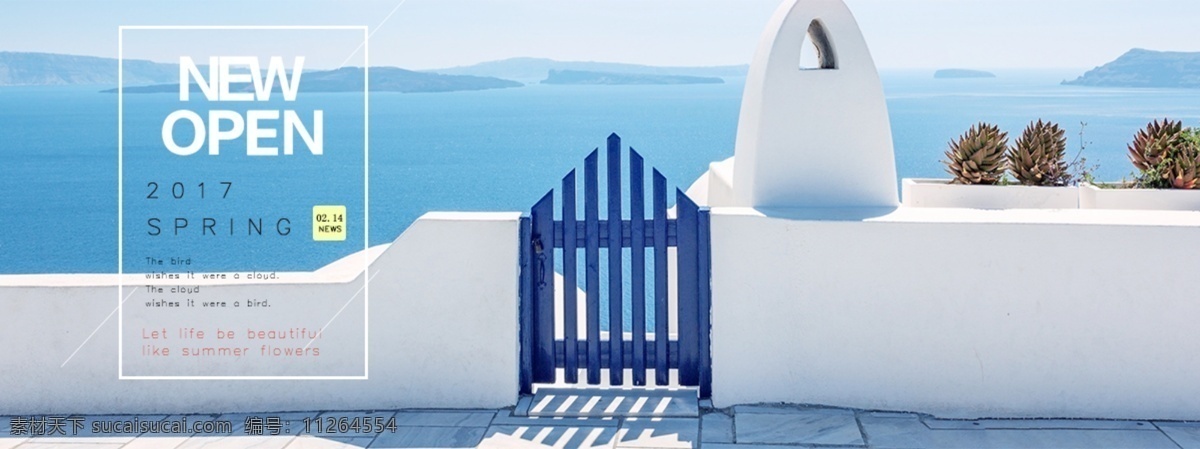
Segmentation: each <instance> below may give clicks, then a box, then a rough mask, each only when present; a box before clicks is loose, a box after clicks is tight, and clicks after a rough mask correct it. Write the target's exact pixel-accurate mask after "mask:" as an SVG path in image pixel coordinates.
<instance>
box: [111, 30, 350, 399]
mask: <svg viewBox="0 0 1200 449" xmlns="http://www.w3.org/2000/svg"><path fill="white" fill-rule="evenodd" d="M125 30H359V31H362V33H363V43H362V52H363V251H362V254H363V272H362V277H363V289H362V293H363V307H364V308H363V375H361V376H126V375H125V371H124V367H125V363H124V360H125V359H124V352H125V349H124V330H125V327H124V312H125V310H124V304H125V299H124V298H122V293H123V292H124V291H125V260H124V258H125V240H124V233H125V229H124V218H125V217H124V211H125V203H124V201H125V194H124V184H125V157H124V155H125V69H124V67H125V64H124V61H125ZM370 38H371V34H370V32H368V29H367V26H366V25H121V26H118V27H117V379H119V380H367V379H368V378H369V377H370V360H371V346H370V335H371V329H370V321H371V320H370V316H371V307H370V305H371V302H370V299H369V298H370V294H369V292H370V288H369V285H370V276H368V269H369V268H370V264H371V258H370V255H369V254H368V251H367V250H368V249H370V247H371V240H370V236H371V231H370V229H371V221H370V220H371V219H370V217H371V212H370V211H371V207H370V184H371V182H370V166H371V162H370V161H371V159H370V146H371V145H370V129H371V127H370V98H371V96H370V88H369V86H370V79H371V78H370V74H369V72H370V67H371V63H370V57H369V55H370V53H369V52H368V50H367V49H368V47H369V41H370Z"/></svg>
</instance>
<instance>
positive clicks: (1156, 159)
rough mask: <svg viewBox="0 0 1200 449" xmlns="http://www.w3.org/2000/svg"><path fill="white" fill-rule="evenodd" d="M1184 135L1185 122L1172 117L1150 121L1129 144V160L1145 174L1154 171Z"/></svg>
mask: <svg viewBox="0 0 1200 449" xmlns="http://www.w3.org/2000/svg"><path fill="white" fill-rule="evenodd" d="M1182 136H1183V122H1180V121H1177V120H1170V119H1162V120H1155V121H1153V122H1150V123H1149V124H1147V125H1146V128H1145V129H1142V130H1140V131H1138V133H1137V135H1135V136H1134V137H1133V142H1132V143H1130V144H1129V160H1130V161H1131V162H1133V166H1134V167H1137V169H1138V171H1141V172H1142V173H1143V174H1146V173H1147V172H1151V171H1154V170H1156V169H1157V168H1158V166H1159V164H1161V163H1162V160H1163V157H1165V156H1166V154H1167V151H1168V150H1170V149H1171V147H1172V146H1175V145H1177V143H1178V141H1179V139H1180V138H1181V137H1182Z"/></svg>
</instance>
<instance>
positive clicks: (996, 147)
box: [942, 122, 1008, 184]
mask: <svg viewBox="0 0 1200 449" xmlns="http://www.w3.org/2000/svg"><path fill="white" fill-rule="evenodd" d="M1007 148H1008V133H1005V132H1001V131H1000V127H998V126H996V125H992V124H989V123H984V122H979V123H977V124H975V125H974V126H971V129H969V130H967V132H966V133H964V134H963V135H962V136H959V138H958V139H957V140H953V141H951V142H950V149H948V150H946V160H944V161H942V163H944V164H946V172H948V173H950V175H951V176H954V181H953V183H954V184H996V183H998V182H1000V180H1001V179H1003V178H1004V169H1005V162H1004V152H1005V150H1006V149H1007Z"/></svg>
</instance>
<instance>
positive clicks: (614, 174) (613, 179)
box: [607, 133, 625, 385]
mask: <svg viewBox="0 0 1200 449" xmlns="http://www.w3.org/2000/svg"><path fill="white" fill-rule="evenodd" d="M607 165H608V235H609V236H610V238H609V239H608V352H609V354H608V357H609V360H614V361H616V362H617V363H616V365H615V366H611V367H609V370H608V380H609V383H611V384H612V385H621V384H622V383H623V382H622V378H623V377H624V376H623V375H624V373H625V370H624V368H625V367H624V366H621V362H622V361H624V360H625V358H624V356H623V355H622V349H624V348H623V346H624V345H623V344H622V343H621V341H622V340H623V339H624V334H625V333H624V329H625V327H624V326H623V323H622V321H623V320H622V319H621V318H622V316H623V314H624V310H622V309H623V308H622V302H623V298H624V295H623V294H622V292H621V285H622V284H621V253H622V250H621V246H622V245H621V239H620V238H614V237H615V236H620V235H621V138H620V137H617V135H616V134H615V133H614V134H612V135H610V136H608V162H607Z"/></svg>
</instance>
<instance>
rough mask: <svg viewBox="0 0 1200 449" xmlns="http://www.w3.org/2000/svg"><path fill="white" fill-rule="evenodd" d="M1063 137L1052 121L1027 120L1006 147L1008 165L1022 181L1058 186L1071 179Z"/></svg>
mask: <svg viewBox="0 0 1200 449" xmlns="http://www.w3.org/2000/svg"><path fill="white" fill-rule="evenodd" d="M1066 158H1067V138H1066V135H1065V134H1064V133H1063V130H1062V128H1060V127H1059V126H1058V124H1055V123H1052V122H1043V121H1042V120H1040V119H1039V120H1038V121H1037V122H1036V123H1035V122H1031V123H1029V126H1027V127H1026V128H1025V132H1023V133H1021V137H1020V138H1018V139H1017V141H1016V142H1015V143H1014V144H1013V147H1012V148H1010V149H1009V150H1008V158H1007V159H1008V169H1009V171H1010V172H1012V174H1013V177H1014V178H1017V181H1018V182H1020V183H1021V184H1024V185H1030V186H1061V185H1067V184H1069V183H1070V182H1071V174H1070V172H1068V170H1067V161H1066Z"/></svg>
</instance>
